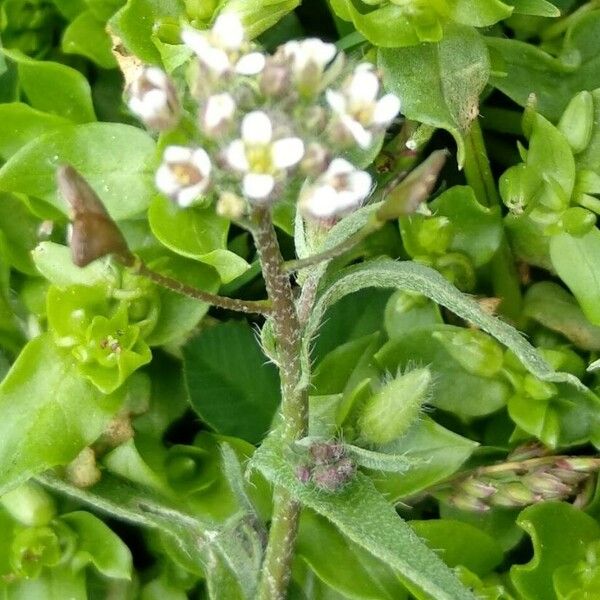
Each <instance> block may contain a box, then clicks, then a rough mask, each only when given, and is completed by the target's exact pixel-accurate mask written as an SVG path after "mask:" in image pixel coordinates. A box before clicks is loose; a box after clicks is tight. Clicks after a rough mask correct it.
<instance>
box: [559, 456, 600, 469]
mask: <svg viewBox="0 0 600 600" xmlns="http://www.w3.org/2000/svg"><path fill="white" fill-rule="evenodd" d="M555 464H556V466H557V467H560V468H561V469H567V470H569V471H579V472H580V473H594V472H595V471H598V469H600V460H599V459H597V458H585V457H579V456H567V457H564V458H559V459H558V460H557V461H556V463H555Z"/></svg>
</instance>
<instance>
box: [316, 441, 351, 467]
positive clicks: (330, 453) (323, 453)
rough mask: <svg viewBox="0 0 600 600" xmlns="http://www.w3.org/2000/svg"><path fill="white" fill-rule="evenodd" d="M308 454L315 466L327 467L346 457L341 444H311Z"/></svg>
mask: <svg viewBox="0 0 600 600" xmlns="http://www.w3.org/2000/svg"><path fill="white" fill-rule="evenodd" d="M309 453H310V456H311V458H312V459H313V461H314V463H315V464H316V465H329V464H332V463H335V462H337V461H339V460H340V459H342V458H344V457H345V456H346V450H345V448H344V446H343V444H340V443H337V442H332V443H329V442H317V443H315V444H312V446H311V447H310V449H309Z"/></svg>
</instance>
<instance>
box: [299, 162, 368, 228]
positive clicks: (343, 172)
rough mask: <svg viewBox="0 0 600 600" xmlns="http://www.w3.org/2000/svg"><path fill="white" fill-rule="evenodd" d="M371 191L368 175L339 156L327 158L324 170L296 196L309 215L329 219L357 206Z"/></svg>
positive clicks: (350, 210)
mask: <svg viewBox="0 0 600 600" xmlns="http://www.w3.org/2000/svg"><path fill="white" fill-rule="evenodd" d="M370 191H371V176H370V175H369V174H368V173H366V172H365V171H359V170H357V169H356V168H355V167H354V166H353V165H352V164H350V163H349V162H348V161H347V160H345V159H343V158H336V159H334V160H332V161H331V163H330V165H329V167H328V168H327V171H325V173H323V175H321V176H320V177H319V178H318V179H317V180H316V181H315V183H314V184H313V185H311V186H310V187H309V188H308V189H306V190H305V191H304V192H303V193H302V195H301V198H300V207H301V209H302V211H303V212H304V213H305V214H306V215H307V216H309V217H312V218H315V219H331V218H333V217H339V216H342V215H344V214H346V213H349V212H352V211H353V210H354V209H356V208H358V207H359V206H360V205H361V203H362V201H363V200H364V199H365V198H366V197H367V196H368V195H369V192H370Z"/></svg>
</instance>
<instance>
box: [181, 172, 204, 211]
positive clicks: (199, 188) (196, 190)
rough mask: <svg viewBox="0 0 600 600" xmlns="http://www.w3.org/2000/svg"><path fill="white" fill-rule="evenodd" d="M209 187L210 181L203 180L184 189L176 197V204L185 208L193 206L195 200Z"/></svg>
mask: <svg viewBox="0 0 600 600" xmlns="http://www.w3.org/2000/svg"><path fill="white" fill-rule="evenodd" d="M207 186H208V179H206V180H202V181H200V182H199V183H197V184H196V185H190V186H188V187H185V188H182V189H181V190H180V191H179V193H178V194H177V195H176V196H175V202H177V204H178V205H179V206H181V207H183V208H186V207H188V206H190V205H191V204H193V202H194V200H196V199H197V198H198V197H199V196H201V195H202V193H203V192H204V191H205V190H206V188H207Z"/></svg>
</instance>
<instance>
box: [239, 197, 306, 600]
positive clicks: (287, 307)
mask: <svg viewBox="0 0 600 600" xmlns="http://www.w3.org/2000/svg"><path fill="white" fill-rule="evenodd" d="M251 220H252V225H253V227H252V234H253V236H254V242H255V245H256V248H257V251H258V254H259V257H260V262H261V266H262V271H263V278H264V280H265V286H266V288H267V293H268V295H269V299H270V300H271V303H272V312H271V318H272V320H273V330H274V334H275V342H276V352H277V362H278V367H279V376H280V379H281V397H282V402H281V422H282V425H283V440H284V442H285V443H288V444H291V443H292V442H294V441H295V440H297V439H299V438H301V437H304V435H306V430H307V422H308V396H307V390H306V389H302V388H301V386H300V380H301V374H302V371H301V364H300V350H301V327H300V323H299V320H298V314H297V312H296V306H295V304H294V296H293V294H292V287H291V283H290V278H289V275H288V274H287V273H286V270H285V266H284V261H283V257H282V256H281V251H280V249H279V243H278V241H277V236H276V234H275V229H274V227H273V221H272V219H271V214H270V211H269V209H267V208H255V209H254V210H253V212H252V214H251ZM299 516H300V505H299V504H298V502H296V501H295V500H294V499H293V497H292V496H291V495H290V494H289V492H287V491H286V490H285V489H284V488H281V487H276V488H275V491H274V498H273V516H272V519H271V527H270V530H269V541H268V543H267V549H266V552H265V559H264V562H263V570H262V574H261V580H260V583H259V589H258V596H257V597H258V599H259V600H283V599H284V598H285V597H286V592H287V587H288V583H289V578H290V572H291V564H292V559H293V553H294V544H295V540H296V533H297V530H298V518H299Z"/></svg>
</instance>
